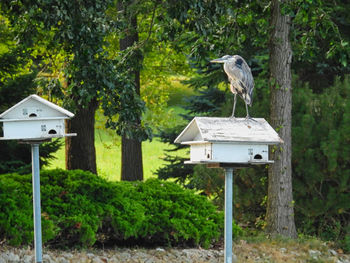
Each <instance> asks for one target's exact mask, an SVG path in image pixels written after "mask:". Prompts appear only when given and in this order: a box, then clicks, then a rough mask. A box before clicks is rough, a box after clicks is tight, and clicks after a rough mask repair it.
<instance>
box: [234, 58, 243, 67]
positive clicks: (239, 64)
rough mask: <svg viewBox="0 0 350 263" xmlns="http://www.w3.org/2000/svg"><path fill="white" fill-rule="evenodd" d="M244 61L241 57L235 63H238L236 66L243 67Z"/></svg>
mask: <svg viewBox="0 0 350 263" xmlns="http://www.w3.org/2000/svg"><path fill="white" fill-rule="evenodd" d="M242 63H243V60H242V59H240V58H239V59H237V60H236V63H235V64H236V66H239V67H241V66H242Z"/></svg>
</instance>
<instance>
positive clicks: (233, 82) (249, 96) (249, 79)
mask: <svg viewBox="0 0 350 263" xmlns="http://www.w3.org/2000/svg"><path fill="white" fill-rule="evenodd" d="M210 62H211V63H224V70H225V72H226V74H227V76H228V80H229V81H230V90H231V92H232V93H233V94H234V101H233V110H232V116H231V117H235V108H236V100H237V98H236V96H237V94H238V95H239V96H240V97H241V98H242V99H243V100H244V102H245V108H246V111H247V118H250V115H249V111H248V105H249V106H252V103H253V89H254V79H253V76H252V72H251V70H250V67H249V66H248V64H247V62H246V61H245V60H244V58H242V57H241V56H239V55H233V56H230V55H225V56H223V57H222V58H217V59H214V60H212V61H210Z"/></svg>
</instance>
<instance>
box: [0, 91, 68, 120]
mask: <svg viewBox="0 0 350 263" xmlns="http://www.w3.org/2000/svg"><path fill="white" fill-rule="evenodd" d="M33 107H34V108H35V107H40V108H41V110H42V111H43V112H44V113H43V116H41V117H43V118H50V117H53V118H72V117H74V114H73V113H71V112H70V111H68V110H65V109H63V108H61V107H60V106H57V105H56V104H53V103H52V102H50V101H47V100H45V99H43V98H41V97H39V96H38V95H35V94H33V95H30V96H28V97H27V98H25V99H23V100H22V101H20V102H18V103H17V104H15V105H14V106H12V107H11V108H9V109H8V110H6V111H5V112H3V113H2V114H0V119H2V120H3V121H6V120H12V119H24V117H23V114H22V113H21V110H23V109H24V108H33ZM0 121H1V120H0Z"/></svg>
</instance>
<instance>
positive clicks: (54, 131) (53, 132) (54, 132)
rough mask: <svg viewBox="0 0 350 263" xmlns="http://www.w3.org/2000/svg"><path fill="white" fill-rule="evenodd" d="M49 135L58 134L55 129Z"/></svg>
mask: <svg viewBox="0 0 350 263" xmlns="http://www.w3.org/2000/svg"><path fill="white" fill-rule="evenodd" d="M49 134H57V131H56V130H54V129H51V130H49Z"/></svg>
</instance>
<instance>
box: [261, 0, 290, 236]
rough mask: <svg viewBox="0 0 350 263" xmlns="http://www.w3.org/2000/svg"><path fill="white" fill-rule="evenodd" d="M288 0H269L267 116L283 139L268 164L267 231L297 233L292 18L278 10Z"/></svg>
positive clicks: (282, 233)
mask: <svg viewBox="0 0 350 263" xmlns="http://www.w3.org/2000/svg"><path fill="white" fill-rule="evenodd" d="M285 2H288V0H283V1H280V0H272V7H271V12H272V14H271V33H270V34H271V35H270V90H271V100H270V118H271V125H272V126H273V127H274V128H275V129H276V130H277V131H278V133H279V135H280V137H281V138H282V139H283V141H284V143H283V144H282V145H280V146H278V147H275V148H274V151H272V159H273V160H275V163H274V164H272V165H270V166H269V184H268V201H267V212H266V220H267V231H268V232H269V233H271V234H280V235H284V236H288V237H296V236H297V234H296V228H295V223H294V209H293V194H292V162H291V161H292V137H291V127H292V75H291V63H292V48H291V42H290V39H289V32H290V25H291V18H290V16H289V15H284V14H282V13H281V4H284V3H285Z"/></svg>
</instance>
